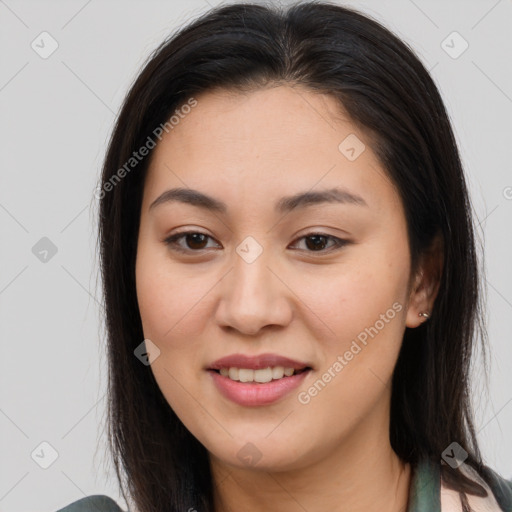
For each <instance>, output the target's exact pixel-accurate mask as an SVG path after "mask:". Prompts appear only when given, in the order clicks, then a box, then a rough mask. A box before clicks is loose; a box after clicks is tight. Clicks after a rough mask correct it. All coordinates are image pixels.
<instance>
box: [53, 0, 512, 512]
mask: <svg viewBox="0 0 512 512" xmlns="http://www.w3.org/2000/svg"><path fill="white" fill-rule="evenodd" d="M99 198H100V200H101V203H100V245H101V259H102V276H103V282H104V290H105V302H106V320H107V327H108V334H109V336H108V343H109V345H108V349H109V372H110V379H109V393H110V401H109V433H110V441H111V449H112V454H113V460H114V462H115V467H116V471H117V475H118V478H119V481H120V483H121V485H122V486H123V494H124V496H125V498H126V499H127V502H128V503H132V504H133V508H131V507H130V510H136V511H138V512H146V511H150V510H151V511H163V510H173V511H178V510H183V511H184V510H188V511H189V512H192V511H216V512H220V511H222V512H225V511H232V510H243V511H251V512H259V511H263V510H265V511H268V510H280V511H296V510H306V511H309V512H313V511H318V510H333V511H336V510H340V511H341V510H343V511H345V510H350V511H352V512H357V511H362V510H364V511H373V510H379V511H403V512H412V511H418V512H419V511H427V510H428V511H431V512H436V511H439V510H442V511H443V512H445V511H447V510H464V511H466V510H473V511H482V510H503V511H510V510H512V482H510V481H507V480H505V479H503V478H502V477H500V476H499V475H498V474H496V473H495V472H494V471H492V470H491V469H490V468H488V467H487V466H485V465H484V463H483V461H482V457H481V454H480V451H479V447H478V443H477V439H476V434H475V428H474V424H473V413H472V410H471V406H470V392H469V390H470V382H469V378H468V370H469V367H470V361H471V355H472V350H473V340H474V339H475V338H476V333H477V330H478V329H481V327H482V325H483V324H482V317H481V309H480V282H481V277H480V273H479V270H478V265H477V258H476V254H475V241H474V233H473V221H472V216H471V207H470V202H469V198H468V193H467V189H466V184H465V180H464V174H463V170H462V166H461V162H460V158H459V154H458V149H457V146H456V142H455V140H454V136H453V132H452V129H451V126H450V123H449V120H448V117H447V114H446V111H445V108H444V105H443V102H442V100H441V97H440V95H439V92H438V90H437V88H436V86H435V85H434V83H433V81H432V79H431V77H430V76H429V74H428V73H427V71H426V70H425V68H424V67H423V66H422V64H421V63H420V62H419V60H418V58H417V57H416V56H415V55H414V54H413V52H412V51H411V50H410V49H409V48H408V47H407V46H406V45H405V44H404V43H403V42H401V41H400V40H399V39H397V37H396V36H394V35H393V34H391V33H390V32H389V31H388V30H387V29H385V28H384V27H383V26H381V25H380V24H378V23H377V22H375V21H373V20H371V19H369V18H368V17H366V16H364V15H362V14H360V13H357V12H356V11H354V10H350V9H347V8H343V7H340V6H337V5H333V4H328V3H303V4H298V5H295V6H292V7H289V8H288V9H286V10H284V11H281V10H280V9H279V8H276V7H264V6H261V5H249V4H235V5H228V6H225V7H220V8H217V9H213V10H212V11H210V12H209V13H207V14H206V15H204V16H203V17H201V18H200V19H198V20H196V21H195V22H193V23H192V24H190V25H189V26H188V27H185V28H183V29H182V30H181V31H180V32H179V33H178V34H176V35H174V36H173V37H172V38H171V39H170V40H168V41H166V42H164V43H163V44H162V45H161V46H160V47H159V48H158V49H157V50H156V51H155V53H154V55H153V56H152V57H151V59H150V60H149V62H148V63H147V64H146V66H145V67H144V69H143V71H142V72H141V73H140V75H139V77H138V78H137V80H136V82H135V83H134V85H133V86H132V88H131V90H130V92H129V94H128V96H127V98H126V101H125V103H124V105H123V108H122V111H121V113H120V115H119V118H118V121H117V125H116V127H115V130H114V133H113V135H112V139H111V141H110V145H109V149H108V153H107V156H106V160H105V164H104V169H103V176H102V183H101V187H100V189H99ZM484 348H485V347H484ZM125 490H126V491H127V492H126V493H125V492H124V491H125ZM63 510H64V511H66V512H71V511H78V510H113V511H120V510H121V509H120V508H119V507H118V506H117V505H116V504H115V502H113V501H112V500H110V498H107V497H106V496H91V497H88V498H85V499H83V500H80V501H78V502H75V503H73V504H71V505H70V506H68V507H66V508H64V509H63Z"/></svg>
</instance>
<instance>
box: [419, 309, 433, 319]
mask: <svg viewBox="0 0 512 512" xmlns="http://www.w3.org/2000/svg"><path fill="white" fill-rule="evenodd" d="M418 316H422V317H423V318H425V319H428V318H430V313H429V312H428V311H426V312H421V313H418Z"/></svg>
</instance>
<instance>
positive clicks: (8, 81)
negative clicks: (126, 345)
mask: <svg viewBox="0 0 512 512" xmlns="http://www.w3.org/2000/svg"><path fill="white" fill-rule="evenodd" d="M340 3H343V4H345V5H349V6H354V7H357V8H359V9H360V10H362V11H364V12H367V13H369V14H371V15H372V16H374V17H375V18H377V19H378V20H380V21H382V22H383V23H384V24H385V25H386V26H388V27H389V28H391V29H392V30H393V31H394V32H395V33H397V34H398V35H399V36H401V37H402V38H403V39H405V40H406V41H407V42H408V43H409V44H410V45H411V46H412V47H413V48H414V49H415V50H416V51H417V53H418V54H419V56H420V58H421V59H422V61H423V62H424V63H425V65H426V66H427V68H428V69H430V70H432V71H431V72H432V75H433V77H434V80H435V81H436V83H437V84H438V86H439V87H440V89H441V93H442V95H443V98H444V100H445V102H446V105H447V107H448V110H449V112H450V115H451V117H452V120H453V123H454V127H455V132H456V136H457V139H458V142H459V144H460V149H461V152H462V156H463V159H464V164H465V167H466V170H467V174H468V180H469V183H470V187H471V193H472V197H473V202H474V205H475V209H476V212H477V216H478V222H479V223H480V224H479V234H480V236H481V238H482V240H483V242H484V245H485V252H486V257H485V260H486V268H487V284H488V319H489V338H490V345H491V348H490V350H491V358H490V362H491V365H492V366H491V372H490V373H491V379H490V394H489V397H488V398H487V397H486V396H485V395H482V391H481V387H482V384H481V383H479V382H480V381H477V384H476V385H475V405H476V406H477V408H478V410H477V429H478V437H479V439H480V441H481V444H482V449H483V453H484V456H485V460H486V462H487V463H488V464H489V465H491V467H494V468H495V469H496V470H497V471H498V472H500V473H501V474H502V475H503V476H505V477H507V478H512V364H511V360H512V342H511V336H510V327H509V321H510V318H511V317H512V268H511V263H510V262H511V252H512V244H511V238H512V237H511V229H510V223H511V220H512V172H511V161H512V151H511V146H512V144H511V142H512V137H511V136H512V70H511V64H510V62H511V58H510V56H511V55H512V37H511V29H512V1H511V0H500V1H496V0H478V1H468V0H461V1H446V0H443V1H426V0H414V1H413V0H394V1H382V0H379V1H377V0H374V1H352V2H340ZM210 5H211V6H214V5H218V2H216V1H214V0H209V1H206V0H196V1H175V2H172V1H169V0H167V1H146V2H142V1H139V2H134V1H126V0H123V1H99V0H89V1H82V0H80V1H67V2H57V1H52V2H50V1H47V2H42V1H32V2H31V1H23V2H22V1H16V0H0V37H1V41H0V42H1V57H2V60H1V62H2V65H1V67H0V106H1V112H2V114H1V134H0V137H1V143H2V151H0V170H1V173H2V174H1V176H2V182H1V183H2V186H1V188H0V226H1V237H2V240H1V248H2V250H1V252H0V332H1V341H2V352H1V354H2V357H1V363H0V365H1V370H0V375H1V377H0V378H1V391H0V392H1V395H0V429H1V450H2V451H1V455H0V460H1V467H0V511H10V512H27V511H34V510H40V511H54V510H56V509H58V508H59V507H62V506H64V505H65V504H67V503H69V502H71V501H74V500H76V499H79V498H81V497H83V496H85V495H90V494H95V493H101V494H108V495H110V496H111V497H113V498H114V499H116V500H119V492H118V488H117V484H116V481H115V478H114V474H113V472H112V470H111V469H109V467H108V457H107V455H106V453H107V452H106V448H105V446H106V445H105V435H104V432H103V430H102V426H103V414H104V411H105V405H106V403H105V389H106V371H105V369H106V366H105V365H106V358H105V351H104V335H103V333H102V329H101V320H100V317H101V314H100V313H101V308H100V307H99V303H98V301H100V300H101V299H100V298H101V284H100V282H99V280H98V279H97V256H96V255H95V237H96V221H95V215H96V208H97V202H96V200H95V199H94V197H93V191H94V187H95V183H96V179H97V177H98V175H99V169H100V166H101V162H102V158H103V156H104V151H105V147H106V140H107V137H108V136H109V134H110V131H111V129H112V125H113V122H114V119H115V114H116V112H117V111H118V109H119V106H120V103H121V101H122V99H123V97H124V95H125V93H126V92H127V89H128V87H129V85H130V83H131V82H132V80H133V79H134V77H135V76H136V73H137V71H138V70H139V68H140V66H141V64H142V62H143V61H144V59H145V58H146V56H147V55H148V53H149V52H150V51H151V50H152V49H153V48H155V47H156V46H157V45H158V44H159V43H160V42H161V41H162V40H163V39H164V38H165V37H166V36H167V35H168V34H169V33H170V32H172V31H173V30H174V29H175V28H176V27H178V26H181V25H183V24H185V23H187V21H189V20H190V19H191V18H192V17H195V16H196V15H198V14H200V13H202V12H204V11H205V10H207V9H208V8H209V6H210ZM43 31H47V32H49V33H50V34H51V36H52V37H53V38H54V39H55V40H56V41H57V43H58V45H59V46H58V49H57V50H56V51H55V52H54V53H53V54H52V55H51V56H50V57H48V58H47V59H43V58H41V57H40V56H39V54H38V53H36V52H35V51H34V50H33V49H32V48H31V43H32V41H34V40H36V43H37V41H40V39H38V36H39V34H40V33H41V32H43ZM453 31H457V32H458V33H459V34H460V35H461V36H462V37H463V38H464V39H465V40H466V41H467V42H468V44H469V47H468V49H467V50H466V51H465V52H464V53H463V54H462V55H460V56H459V57H458V58H456V59H454V58H452V57H451V56H450V55H448V54H447V53H446V51H445V50H444V49H443V47H442V42H443V41H444V40H446V38H447V36H449V35H450V34H451V33H452V32H453ZM452 40H453V38H452V39H448V40H447V43H444V44H445V45H446V44H448V45H450V46H453V48H452V50H451V51H452V52H453V51H458V50H460V49H461V48H462V46H460V45H461V44H462V41H461V40H457V39H455V40H453V41H454V42H453V43H452V42H451V41H452ZM39 44H40V46H42V43H39ZM45 47H46V48H48V47H49V46H48V40H47V41H46V43H45ZM42 237H48V238H49V239H50V240H51V241H52V242H53V244H55V246H56V248H57V253H56V254H55V255H54V256H52V257H50V256H51V253H50V254H49V255H48V256H47V258H48V261H46V262H42V261H40V259H38V258H37V257H36V255H34V253H33V252H32V248H33V246H34V245H35V244H36V243H37V242H38V241H39V240H40V239H41V238H42ZM134 406H136V404H134ZM42 442H47V443H49V444H50V445H51V446H52V447H53V448H54V449H55V450H56V452H57V454H58V457H57V459H56V460H55V461H54V462H53V464H51V465H50V466H49V467H48V468H47V469H42V468H41V467H40V465H39V464H38V463H36V462H35V460H37V461H38V462H39V463H40V464H41V463H43V464H44V463H45V462H46V463H49V462H50V458H49V457H51V450H50V449H49V448H48V447H47V446H46V445H43V446H41V443H42ZM34 450H35V452H34ZM33 452H34V458H32V455H31V454H32V453H33ZM38 454H39V458H38V457H37V455H38ZM119 503H120V504H121V505H122V506H125V503H124V502H122V500H119Z"/></svg>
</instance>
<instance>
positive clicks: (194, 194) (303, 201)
mask: <svg viewBox="0 0 512 512" xmlns="http://www.w3.org/2000/svg"><path fill="white" fill-rule="evenodd" d="M175 201H178V202H180V203H185V204H190V205H192V206H196V207H198V208H203V209H205V210H208V211H211V212H216V213H221V214H225V213H226V212H227V210H228V207H227V205H226V203H224V202H222V201H220V200H218V199H215V198H214V197H211V196H208V195H206V194H204V193H203V192H199V190H194V189H191V188H173V189H169V190H166V191H165V192H163V193H162V194H160V195H159V196H158V197H157V198H156V199H155V200H154V201H153V202H152V203H151V205H150V206H149V210H150V211H151V210H152V209H153V208H156V207H157V206H158V205H161V204H165V203H171V202H175ZM321 203H341V204H353V205H359V206H366V207H368V204H367V203H366V201H365V200H364V199H363V198H362V197H361V196H358V195H357V194H354V193H352V192H349V191H348V190H345V189H340V188H331V189H327V190H321V191H318V192H311V191H307V192H299V193H297V194H294V195H292V196H286V197H282V198H281V199H279V200H278V201H277V202H276V204H275V210H276V212H279V213H287V212H289V211H291V210H295V209H297V208H305V207H307V206H312V205H317V204H321Z"/></svg>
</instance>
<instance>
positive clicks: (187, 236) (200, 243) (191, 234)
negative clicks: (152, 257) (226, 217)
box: [164, 231, 213, 253]
mask: <svg viewBox="0 0 512 512" xmlns="http://www.w3.org/2000/svg"><path fill="white" fill-rule="evenodd" d="M208 238H210V239H212V240H213V238H212V237H211V236H210V235H207V234H206V233H201V232H200V231H183V232H181V233H175V234H174V235H171V236H169V237H167V238H166V239H165V240H164V243H165V244H166V245H168V246H169V247H170V248H171V249H172V250H176V251H178V252H182V253H189V252H200V251H203V250H205V249H206V246H205V243H206V242H207V240H208ZM181 239H184V241H185V244H186V245H187V246H188V247H183V245H180V243H179V241H181Z"/></svg>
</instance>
